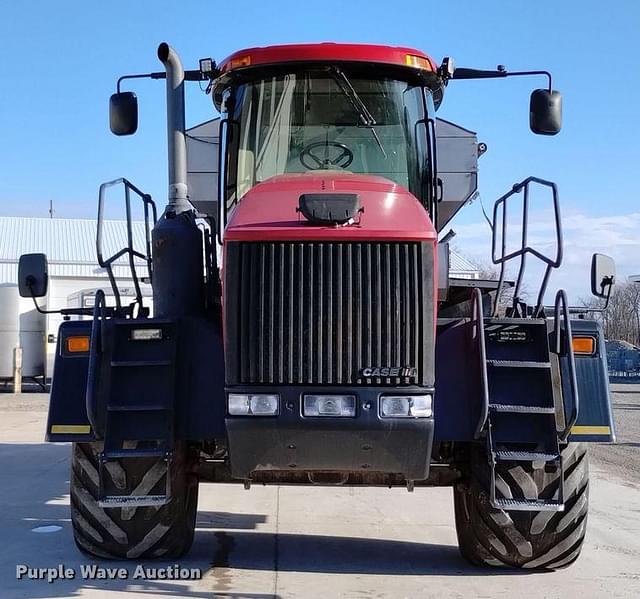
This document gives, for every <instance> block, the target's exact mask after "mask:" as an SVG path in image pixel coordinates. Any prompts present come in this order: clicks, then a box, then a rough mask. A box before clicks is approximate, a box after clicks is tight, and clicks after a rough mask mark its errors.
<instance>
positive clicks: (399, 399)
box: [380, 395, 433, 418]
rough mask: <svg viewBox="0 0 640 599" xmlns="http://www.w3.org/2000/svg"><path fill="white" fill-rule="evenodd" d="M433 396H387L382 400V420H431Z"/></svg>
mask: <svg viewBox="0 0 640 599" xmlns="http://www.w3.org/2000/svg"><path fill="white" fill-rule="evenodd" d="M432 413H433V412H432V409H431V395H387V396H383V397H381V398H380V416H381V417H382V418H429V417H430V416H431V415H432Z"/></svg>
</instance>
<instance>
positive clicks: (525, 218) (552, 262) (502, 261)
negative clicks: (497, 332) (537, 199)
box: [491, 177, 563, 318]
mask: <svg viewBox="0 0 640 599" xmlns="http://www.w3.org/2000/svg"><path fill="white" fill-rule="evenodd" d="M531 183H537V184H539V185H543V186H545V187H549V188H551V191H552V194H553V212H554V222H555V227H556V255H555V258H551V257H549V256H545V255H544V254H542V253H540V252H539V251H537V250H535V249H534V248H532V247H530V246H529V242H528V233H529V185H530V184H531ZM522 191H524V197H523V201H522V236H521V244H520V249H518V250H515V251H513V252H510V253H507V204H508V202H507V200H508V199H509V198H511V197H512V196H514V195H515V194H518V193H520V192H522ZM500 209H501V217H502V227H501V233H502V235H501V240H502V243H501V244H500V246H501V252H500V254H499V255H498V252H497V250H498V248H497V246H498V231H497V221H498V213H499V211H500ZM492 231H493V235H492V240H491V259H492V261H493V263H494V264H499V265H500V278H499V280H498V289H497V292H496V297H495V304H494V306H493V310H492V316H496V315H497V313H498V306H499V302H500V296H501V294H502V288H503V285H504V274H505V265H506V263H507V262H508V261H509V260H512V259H513V258H517V257H520V267H519V269H518V278H517V280H516V286H515V289H514V292H513V312H514V315H516V316H517V315H518V305H519V303H520V301H519V296H520V290H521V288H522V282H523V278H524V273H525V269H526V259H527V254H532V255H533V256H534V257H536V258H538V259H539V260H541V261H542V262H544V263H545V264H546V265H547V267H546V269H545V273H544V276H543V278H542V283H541V284H540V290H539V291H538V297H537V300H536V305H535V308H534V310H533V314H532V316H533V317H534V318H536V317H539V316H540V315H541V312H542V309H543V305H542V301H543V297H544V294H545V291H546V290H547V284H548V282H549V276H550V275H551V271H552V270H553V269H554V268H558V267H559V266H560V264H561V263H562V251H563V250H562V222H561V219H560V202H559V199H558V189H557V187H556V184H555V183H553V182H551V181H546V180H544V179H539V178H538V177H528V178H527V179H525V180H524V181H521V182H520V183H516V184H515V185H514V186H513V187H512V189H511V190H510V191H509V192H507V193H506V194H504V195H503V196H502V197H500V198H498V200H496V203H495V204H494V206H493V225H492ZM525 312H526V311H525ZM522 316H523V317H526V316H528V314H526V313H525V314H522Z"/></svg>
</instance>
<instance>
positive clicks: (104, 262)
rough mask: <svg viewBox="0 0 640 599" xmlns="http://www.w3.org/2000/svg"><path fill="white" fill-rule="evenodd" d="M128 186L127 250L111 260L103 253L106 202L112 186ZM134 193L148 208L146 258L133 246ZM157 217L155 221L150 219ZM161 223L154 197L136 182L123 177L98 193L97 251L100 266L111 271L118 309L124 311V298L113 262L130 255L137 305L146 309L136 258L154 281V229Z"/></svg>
mask: <svg viewBox="0 0 640 599" xmlns="http://www.w3.org/2000/svg"><path fill="white" fill-rule="evenodd" d="M120 184H122V185H124V190H125V193H124V196H125V210H126V217H127V247H124V248H122V249H121V250H119V251H118V252H116V253H115V254H113V255H112V256H111V257H109V258H106V259H105V258H104V256H103V253H102V232H103V224H104V205H105V200H106V191H107V189H108V188H110V187H114V186H116V185H120ZM131 191H133V192H134V193H135V194H137V195H138V196H139V197H140V199H141V200H142V203H143V206H144V225H145V249H146V255H144V254H142V253H140V252H138V251H136V250H135V249H134V247H133V227H132V218H131ZM151 218H153V221H151V220H150V219H151ZM157 220H158V213H157V210H156V205H155V202H154V201H153V200H152V199H151V196H150V195H149V194H147V193H144V192H142V191H140V190H139V189H138V188H137V187H136V186H135V185H134V184H133V183H131V182H130V181H128V180H127V179H125V178H124V177H121V178H119V179H114V180H113V181H107V182H106V183H103V184H102V185H100V191H99V193H98V227H97V233H96V252H97V255H98V264H99V265H100V266H101V267H102V268H104V269H105V270H106V271H107V275H108V277H109V283H110V284H111V288H112V289H113V295H114V297H115V300H116V307H117V308H118V309H120V308H121V307H122V303H121V299H120V290H119V289H118V285H117V283H116V280H115V276H114V274H113V267H112V265H113V263H114V262H115V261H116V260H118V259H119V258H121V257H122V256H124V255H125V254H127V255H128V258H129V268H130V270H131V278H132V280H133V285H134V287H135V290H136V300H135V301H136V303H137V304H138V306H139V307H140V308H142V307H143V304H142V291H141V289H140V283H139V281H138V275H137V273H136V268H135V258H140V259H142V260H144V261H145V262H146V263H147V272H148V275H149V280H151V279H152V276H153V264H152V259H151V226H152V225H155V223H156V221H157Z"/></svg>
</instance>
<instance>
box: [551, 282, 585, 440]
mask: <svg viewBox="0 0 640 599" xmlns="http://www.w3.org/2000/svg"><path fill="white" fill-rule="evenodd" d="M560 304H562V324H563V325H564V348H563V347H562V345H563V344H562V343H561V337H562V335H561V327H560V324H559V323H560ZM553 327H554V335H555V339H554V344H555V353H556V354H557V355H558V358H560V357H566V358H567V361H568V362H569V384H570V386H571V395H572V404H571V418H569V419H568V420H567V416H566V410H565V427H564V429H563V431H562V433H561V434H560V440H561V441H566V440H567V438H568V437H569V435H570V434H571V429H572V428H573V425H574V424H575V423H576V421H577V420H578V415H579V413H580V397H579V395H578V381H577V378H576V363H575V358H574V355H573V343H572V332H571V321H570V320H569V308H568V301H567V294H566V292H565V291H564V289H560V290H559V291H558V293H557V294H556V300H555V303H554V312H553ZM563 397H564V395H563ZM563 405H564V400H563Z"/></svg>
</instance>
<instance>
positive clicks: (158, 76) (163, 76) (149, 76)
mask: <svg viewBox="0 0 640 599" xmlns="http://www.w3.org/2000/svg"><path fill="white" fill-rule="evenodd" d="M166 77H167V74H166V73H164V72H162V73H144V74H141V75H123V76H122V77H120V78H119V79H118V81H117V83H116V91H117V92H118V93H120V83H121V82H122V81H124V80H125V79H166Z"/></svg>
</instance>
